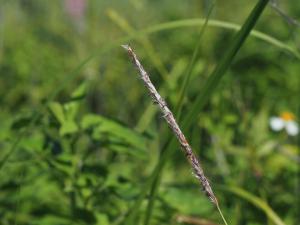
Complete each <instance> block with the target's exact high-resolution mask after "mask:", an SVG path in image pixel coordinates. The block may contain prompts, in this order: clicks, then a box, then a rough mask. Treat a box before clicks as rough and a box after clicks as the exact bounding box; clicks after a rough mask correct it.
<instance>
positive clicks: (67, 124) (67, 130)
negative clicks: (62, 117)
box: [59, 120, 78, 136]
mask: <svg viewBox="0 0 300 225" xmlns="http://www.w3.org/2000/svg"><path fill="white" fill-rule="evenodd" d="M77 131H78V126H77V124H76V123H75V122H74V121H73V120H66V121H64V122H63V123H62V125H61V127H60V129H59V134H60V135H61V136H64V135H66V134H73V133H76V132H77Z"/></svg>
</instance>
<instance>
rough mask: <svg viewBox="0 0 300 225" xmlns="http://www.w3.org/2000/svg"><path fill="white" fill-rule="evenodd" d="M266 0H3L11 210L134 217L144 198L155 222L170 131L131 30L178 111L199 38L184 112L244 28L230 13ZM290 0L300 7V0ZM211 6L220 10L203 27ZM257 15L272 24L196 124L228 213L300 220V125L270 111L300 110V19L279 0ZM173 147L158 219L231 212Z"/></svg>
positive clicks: (0, 80)
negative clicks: (295, 128) (132, 57)
mask: <svg viewBox="0 0 300 225" xmlns="http://www.w3.org/2000/svg"><path fill="white" fill-rule="evenodd" d="M255 4H256V1H254V0H250V1H247V2H246V1H234V0H227V1H216V2H215V4H213V2H212V1H210V0H188V1H179V0H160V1H158V0H152V1H150V0H128V1H121V0H113V1H103V0H89V1H88V0H86V1H84V0H65V1H63V0H52V1H41V0H0V96H1V98H0V124H1V125H0V174H1V175H0V177H1V179H0V218H1V224H4V225H8V224H20V225H21V224H43V225H50V224H53V225H54V224H97V225H107V224H124V223H125V221H126V219H127V218H128V217H129V216H130V215H131V214H132V213H133V212H135V213H136V215H137V217H136V218H135V224H143V223H144V217H145V214H147V213H146V211H147V204H148V201H149V198H148V196H149V195H148V194H149V184H148V183H149V177H150V174H151V173H152V171H153V169H154V167H155V165H156V164H157V162H159V160H160V157H159V156H160V152H161V151H163V150H164V146H165V143H166V141H167V139H168V137H169V135H170V131H169V130H168V129H167V125H166V124H165V122H164V120H163V118H162V115H161V114H160V113H159V112H158V111H157V110H156V107H155V106H153V104H152V103H151V100H150V98H149V96H148V95H147V93H146V90H145V88H144V86H143V85H142V83H141V81H140V80H139V79H138V74H137V71H136V70H135V69H134V68H133V65H132V63H131V62H130V61H129V59H128V56H127V54H126V52H124V50H123V49H122V48H121V47H120V44H123V43H130V44H131V45H132V46H133V47H134V49H136V52H137V54H138V55H139V57H140V59H141V61H142V63H143V64H144V66H145V68H146V70H147V71H148V72H149V73H150V74H151V79H152V80H153V82H154V84H155V85H156V86H157V87H158V89H159V90H160V92H161V94H162V96H163V97H164V98H165V99H166V101H167V102H168V104H169V106H170V108H171V109H173V110H174V111H176V108H177V103H178V99H179V98H180V90H181V85H182V83H183V80H184V77H185V76H186V75H187V70H188V69H187V68H188V66H189V63H190V61H191V58H192V55H193V52H194V49H195V46H196V45H197V43H198V42H199V44H200V48H199V49H200V50H199V54H198V57H197V58H196V61H195V63H194V64H193V66H192V68H191V73H190V74H191V78H190V82H189V84H188V88H187V92H186V94H185V97H184V100H183V108H182V115H181V117H180V118H181V119H180V120H179V123H180V122H181V120H182V118H184V117H185V115H186V114H187V113H188V112H189V110H190V108H191V105H192V103H193V101H194V100H195V98H196V97H197V96H198V95H199V94H200V93H201V90H202V88H203V87H204V85H205V82H206V80H207V79H208V77H209V75H210V74H211V72H212V71H213V69H214V68H215V66H216V65H217V64H218V62H219V61H220V60H221V59H222V57H223V55H224V51H225V50H226V49H227V48H228V46H229V45H230V43H231V41H232V39H233V37H234V34H235V33H236V30H235V29H231V28H230V26H227V25H228V24H227V23H231V25H232V26H234V25H239V26H240V25H242V24H243V22H244V21H245V19H246V18H247V16H248V15H249V13H250V12H251V10H252V8H253V7H254V5H255ZM277 6H278V8H279V9H280V10H281V11H282V12H284V13H285V14H286V15H287V16H288V17H289V18H294V19H299V18H300V2H299V1H298V0H290V1H278V4H277ZM208 15H209V19H211V20H212V21H215V22H216V23H215V24H213V23H208V24H207V26H206V27H205V29H204V32H203V35H201V37H200V35H199V32H200V30H201V27H202V26H203V24H204V21H205V18H206V17H207V16H208ZM190 19H193V20H190ZM172 21H173V22H174V21H185V22H184V23H181V25H180V23H177V25H176V26H174V27H172V26H169V25H170V22H172ZM161 24H164V25H165V26H164V27H160V28H159V27H158V25H161ZM178 24H179V25H178ZM154 28H156V29H154ZM255 29H256V30H258V31H261V32H263V33H264V34H265V35H268V36H263V37H267V38H262V35H261V36H259V35H256V36H255V34H252V35H250V36H249V37H248V39H247V41H246V42H245V44H244V45H243V47H242V48H241V50H240V51H239V53H238V55H237V57H236V58H235V60H234V61H233V63H232V65H231V67H230V69H229V71H228V72H227V73H226V74H225V76H224V77H223V78H222V80H221V82H220V84H219V85H218V87H217V88H216V89H215V91H214V93H213V94H212V96H211V97H210V99H209V101H208V103H207V104H205V106H204V109H203V110H202V111H201V113H199V114H198V115H197V116H196V117H195V118H192V119H193V124H192V126H191V127H189V129H187V132H186V136H187V138H188V140H189V141H190V143H191V145H192V146H193V149H194V151H195V153H196V154H197V155H198V156H199V158H200V159H201V162H202V165H203V167H204V171H205V172H206V175H207V177H208V178H209V179H210V182H211V184H212V187H213V189H214V190H215V192H216V195H217V197H218V199H219V202H220V205H221V208H222V211H223V213H224V214H225V217H226V218H227V220H228V222H229V224H247V225H250V224H251V225H255V224H281V225H282V224H299V222H300V220H299V178H297V175H299V174H298V173H299V169H298V167H299V147H298V143H299V139H298V138H297V135H292V136H291V135H289V134H288V133H287V132H285V130H282V131H278V132H275V131H273V130H272V129H270V126H269V120H270V118H271V117H274V116H280V115H281V113H282V112H288V113H289V115H291V116H290V117H289V119H290V120H293V121H294V122H295V123H297V122H298V119H299V115H298V116H297V112H298V113H299V109H300V107H299V96H300V95H299V94H300V78H299V74H300V63H299V62H300V61H299V59H300V56H299V53H298V50H297V49H299V48H300V35H299V34H300V30H299V26H298V25H297V23H296V22H295V23H294V22H293V21H292V20H291V19H288V18H286V17H285V16H283V15H281V14H280V13H278V10H275V9H274V8H272V7H271V6H270V5H269V6H267V8H266V10H265V11H264V12H263V15H262V16H261V18H260V19H259V21H258V24H257V25H256V27H255ZM263 39H264V40H263ZM297 118H298V119H297ZM282 119H284V118H282ZM172 151H173V152H172V155H171V156H170V157H169V158H168V162H167V166H166V167H165V168H164V170H162V171H160V176H161V182H160V183H159V188H158V192H157V194H156V195H154V199H155V202H154V203H155V204H154V205H153V212H152V213H151V220H150V224H206V225H208V224H210V225H213V224H222V221H221V219H220V216H219V214H218V212H217V210H216V209H215V208H214V206H213V205H212V203H211V202H209V200H208V199H207V198H206V196H205V195H204V193H202V191H201V188H200V187H199V185H198V183H197V181H195V179H194V177H193V176H192V173H191V169H190V168H189V165H188V163H187V162H186V160H185V158H184V155H183V154H182V152H180V150H179V145H178V146H176V148H174V149H173V150H172ZM142 192H146V194H145V197H144V198H142V201H141V204H140V205H139V207H138V208H137V207H135V206H136V205H135V204H136V202H137V200H138V199H139V196H143V195H142Z"/></svg>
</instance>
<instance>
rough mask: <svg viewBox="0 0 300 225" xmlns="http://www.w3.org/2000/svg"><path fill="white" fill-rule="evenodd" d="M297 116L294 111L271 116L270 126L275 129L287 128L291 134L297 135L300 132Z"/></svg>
mask: <svg viewBox="0 0 300 225" xmlns="http://www.w3.org/2000/svg"><path fill="white" fill-rule="evenodd" d="M294 119H295V116H294V115H293V114H292V113H289V112H284V113H282V114H281V115H280V117H271V118H270V127H271V129H272V130H274V131H281V130H282V129H285V130H286V132H287V134H288V135H290V136H296V135H297V134H298V133H299V126H298V124H297V123H296V121H295V120H294Z"/></svg>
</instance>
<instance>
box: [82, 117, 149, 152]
mask: <svg viewBox="0 0 300 225" xmlns="http://www.w3.org/2000/svg"><path fill="white" fill-rule="evenodd" d="M81 126H82V128H83V129H88V128H94V129H93V137H96V138H97V137H98V138H101V137H103V135H105V134H111V135H114V136H115V137H117V138H119V139H120V140H122V141H124V142H125V143H128V144H129V145H131V146H133V147H134V148H135V149H139V150H142V151H146V143H145V138H144V137H143V136H142V135H140V134H139V133H137V132H135V131H133V130H131V129H129V128H127V127H125V126H124V125H121V124H120V123H118V122H116V121H114V120H111V119H108V118H105V117H103V116H100V115H94V114H88V115H85V116H84V118H83V120H82V122H81Z"/></svg>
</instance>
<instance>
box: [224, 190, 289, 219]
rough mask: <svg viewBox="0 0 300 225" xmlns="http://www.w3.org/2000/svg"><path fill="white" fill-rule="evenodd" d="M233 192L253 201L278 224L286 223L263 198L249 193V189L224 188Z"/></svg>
mask: <svg viewBox="0 0 300 225" xmlns="http://www.w3.org/2000/svg"><path fill="white" fill-rule="evenodd" d="M224 189H225V190H228V191H230V192H232V193H233V194H235V195H237V196H239V197H241V198H243V199H245V200H247V201H248V202H251V203H252V204H253V205H255V206H256V207H257V208H260V209H261V210H262V211H264V213H265V214H266V215H267V216H268V218H269V219H270V220H272V221H273V222H274V224H276V225H285V223H284V222H283V221H282V220H281V219H280V217H279V216H278V215H277V214H276V213H275V212H274V211H273V209H272V208H271V207H270V206H269V205H268V203H266V202H265V201H264V200H262V199H261V198H258V197H256V196H255V195H253V194H251V193H249V192H248V191H246V190H244V189H241V188H239V187H229V188H226V187H225V188H224Z"/></svg>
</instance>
